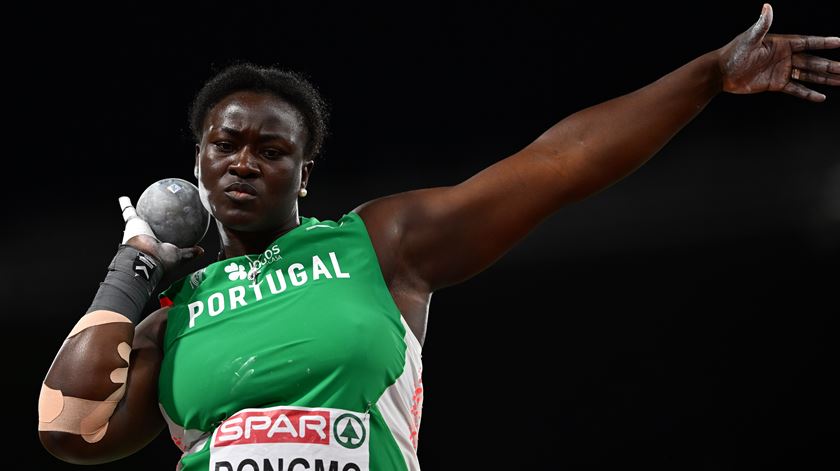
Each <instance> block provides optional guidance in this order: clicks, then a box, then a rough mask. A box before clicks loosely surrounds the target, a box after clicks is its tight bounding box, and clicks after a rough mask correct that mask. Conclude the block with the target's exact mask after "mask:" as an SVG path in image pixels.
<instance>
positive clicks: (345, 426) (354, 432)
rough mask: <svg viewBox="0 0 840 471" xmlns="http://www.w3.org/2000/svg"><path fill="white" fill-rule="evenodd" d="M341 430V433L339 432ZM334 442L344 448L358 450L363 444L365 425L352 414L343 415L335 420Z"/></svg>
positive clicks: (365, 433) (365, 434) (365, 431)
mask: <svg viewBox="0 0 840 471" xmlns="http://www.w3.org/2000/svg"><path fill="white" fill-rule="evenodd" d="M339 430H341V432H339ZM333 434H334V435H335V440H336V441H337V442H338V443H339V445H341V446H343V447H344V448H351V449H352V448H359V447H360V446H362V443H364V442H365V437H366V436H367V430H365V424H363V423H362V421H361V420H360V419H359V418H358V417H356V416H355V415H353V414H344V415H341V416H340V417H339V418H337V419H336V420H335V426H334V427H333Z"/></svg>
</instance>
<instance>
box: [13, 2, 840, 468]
mask: <svg viewBox="0 0 840 471" xmlns="http://www.w3.org/2000/svg"><path fill="white" fill-rule="evenodd" d="M832 3H833V6H832V5H831V4H832ZM103 5H105V4H103ZM397 5H399V6H397ZM773 5H774V7H775V21H774V25H773V28H772V29H771V32H778V33H803V34H804V33H807V34H815V35H826V36H830V35H838V34H840V29H838V25H840V21H838V20H839V19H840V15H838V4H837V2H817V1H797V2H793V1H777V2H774V3H773ZM760 9H761V2H759V1H750V2H693V3H684V2H672V3H671V4H668V3H667V2H666V4H664V5H660V6H654V2H625V3H623V4H621V5H618V6H609V5H607V4H603V3H600V2H581V3H574V4H572V3H564V2H559V1H554V2H489V3H488V2H484V3H482V4H477V5H472V6H468V5H463V4H461V5H452V4H448V3H430V2H412V3H402V2H400V3H397V2H394V3H392V4H390V5H389V6H388V5H386V6H376V7H375V6H372V5H364V4H360V3H355V2H345V3H342V4H330V5H327V4H322V3H307V4H306V5H305V6H302V5H300V4H287V3H284V2H270V3H265V4H246V3H239V2H232V3H230V4H228V5H212V4H201V5H193V6H191V7H189V8H187V7H184V6H180V4H179V3H177V2H169V3H168V4H165V5H157V6H153V5H151V4H146V3H139V2H138V3H121V4H119V6H115V5H110V4H108V6H107V7H106V6H101V7H97V8H93V7H87V9H86V7H83V6H80V5H79V4H73V5H72V6H65V7H59V8H58V9H55V8H52V7H49V8H48V7H46V6H39V7H37V8H34V9H32V10H31V11H28V12H26V13H13V14H10V15H9V16H8V17H7V22H8V23H9V24H16V25H17V26H23V28H22V30H23V31H24V32H23V33H10V32H9V31H7V32H5V33H4V35H5V36H6V44H7V48H6V49H7V52H6V56H7V60H6V70H5V74H4V75H5V76H6V77H7V78H10V79H12V80H13V81H14V82H13V83H14V85H11V86H9V85H7V87H5V88H6V100H5V103H6V105H7V108H6V111H7V113H8V115H10V116H8V117H10V118H11V120H12V122H13V123H15V125H16V126H15V128H13V129H16V131H15V132H14V135H13V136H11V137H10V136H7V137H10V140H11V142H13V143H14V144H13V145H11V146H8V145H7V146H4V148H5V149H6V150H7V151H12V155H9V154H7V155H6V156H5V157H6V158H5V159H4V162H5V164H6V172H5V177H6V178H5V180H6V181H5V185H4V188H5V195H6V196H7V198H8V201H7V204H6V207H7V208H11V209H12V213H11V214H10V215H8V216H7V219H6V221H7V223H5V224H4V227H5V230H3V231H2V238H3V239H2V241H3V247H5V249H6V250H5V254H4V255H5V256H4V257H3V269H2V272H1V273H2V275H1V276H2V279H0V281H1V282H2V283H0V286H2V290H3V292H2V295H3V299H2V303H3V307H4V308H5V312H6V316H5V323H6V327H7V332H8V334H7V336H6V337H7V338H6V342H5V344H6V346H5V347H4V349H8V351H7V352H6V353H5V354H4V355H5V357H6V358H7V366H9V367H10V368H8V369H7V372H8V373H7V375H6V379H5V381H4V383H5V386H6V390H7V391H12V393H13V394H14V395H17V394H18V393H21V394H22V396H21V397H15V398H13V399H12V401H11V402H9V403H8V407H9V408H10V409H11V412H12V416H11V418H10V420H9V422H8V425H9V426H10V428H11V429H14V430H17V432H15V435H16V436H17V437H20V440H21V441H20V443H19V444H17V443H15V446H14V448H13V449H12V450H10V451H9V453H15V452H17V453H19V454H20V455H19V456H18V457H17V459H19V460H20V461H19V464H20V466H17V465H16V466H12V468H10V469H24V468H26V469H57V470H62V469H64V470H66V469H77V468H78V469H80V467H76V466H73V465H69V464H65V463H62V462H60V461H58V460H56V459H55V458H53V457H51V456H50V455H49V454H48V453H47V452H46V451H44V450H43V449H42V448H41V447H40V445H39V443H38V440H37V432H36V423H37V396H38V391H39V388H40V385H41V381H42V380H43V377H44V374H45V373H46V371H47V368H48V367H49V365H50V362H51V361H52V358H53V357H54V355H55V352H56V351H57V350H58V348H59V346H60V345H61V343H62V341H63V339H64V338H65V336H66V334H67V333H68V332H69V330H70V329H71V327H72V326H73V324H74V323H75V322H76V320H77V319H78V318H79V317H80V316H81V314H82V313H84V311H85V309H86V308H87V306H88V305H89V303H90V301H91V299H92V297H93V295H94V293H95V292H96V288H97V286H98V282H99V281H101V279H102V277H103V276H104V273H105V267H106V265H107V263H108V262H109V261H110V259H111V258H112V256H113V254H114V251H115V249H116V246H117V244H118V243H119V240H120V238H121V233H122V225H123V223H122V219H121V217H120V212H119V207H118V204H117V197H118V196H121V195H129V196H131V197H132V198H133V199H134V200H135V201H136V198H137V197H138V196H139V195H140V193H142V191H143V189H145V188H146V186H148V185H149V184H150V183H151V182H153V181H155V180H158V179H160V178H165V177H181V178H186V179H190V180H192V166H193V145H192V142H191V140H190V138H189V135H188V132H187V119H186V109H187V106H188V104H189V102H190V100H191V98H192V95H193V93H194V92H195V91H196V90H197V89H198V88H199V87H200V86H201V84H202V83H203V81H204V80H206V79H207V78H208V77H209V76H210V74H211V72H212V70H214V67H220V66H224V65H226V64H228V63H230V62H232V61H234V60H250V61H255V62H258V63H262V64H281V65H283V66H285V67H287V68H291V69H295V70H299V71H302V72H304V73H306V74H307V75H308V76H309V77H310V78H311V79H312V81H313V82H314V83H315V84H316V85H317V86H318V87H319V89H320V90H321V91H322V93H323V94H324V95H325V97H326V98H327V100H328V101H329V103H330V105H331V109H332V121H331V132H332V134H331V136H330V137H329V139H328V141H327V145H326V152H325V154H324V155H323V157H322V159H321V160H320V161H319V162H317V164H316V167H315V171H314V173H313V176H312V179H311V180H310V185H309V187H308V189H309V196H307V197H306V198H305V199H303V200H302V202H301V214H302V215H306V216H316V217H318V218H319V219H322V220H323V219H337V218H339V217H340V216H341V215H342V214H344V213H346V212H347V211H349V210H350V209H352V208H353V207H355V206H357V205H358V204H360V203H362V202H364V201H367V200H370V199H372V198H375V197H379V196H383V195H387V194H391V193H395V192H400V191H405V190H410V189H415V188H423V187H430V186H439V185H452V184H457V183H459V182H461V181H463V180H465V179H467V178H469V177H470V176H471V175H473V174H475V173H476V172H478V171H480V170H481V169H483V168H485V167H487V166H489V165H491V164H492V163H494V162H496V161H498V160H500V159H502V158H504V157H506V156H508V155H510V154H511V153H513V152H515V151H517V150H518V149H520V148H522V147H523V146H525V145H527V144H528V143H529V142H531V140H533V139H534V138H536V137H537V136H538V135H539V134H540V133H542V132H543V131H544V130H545V129H547V128H548V127H549V126H551V125H552V124H554V123H555V122H557V121H559V120H560V119H562V118H564V117H565V116H567V115H569V114H571V113H573V112H574V111H577V110H579V109H582V108H584V107H587V106H590V105H594V104H596V103H598V102H601V101H604V100H606V99H609V98H612V97H615V96H617V95H620V94H623V93H627V92H630V91H632V90H634V89H636V88H639V87H641V86H643V85H645V84H647V83H649V82H651V81H653V80H655V79H656V78H658V77H660V76H661V75H664V74H665V73H667V72H669V71H671V70H673V69H675V68H677V67H679V66H680V65H682V64H684V63H686V62H688V61H689V60H691V59H693V58H694V57H696V56H698V55H700V54H702V53H705V52H707V51H710V50H712V49H715V48H718V47H720V46H722V45H724V44H726V43H727V42H728V41H729V40H730V39H731V38H733V37H734V36H735V35H737V34H738V33H740V32H741V31H743V30H745V29H747V28H748V27H749V26H750V25H751V24H752V23H753V22H754V21H755V20H756V19H757V18H758V15H759V13H760ZM823 55H825V56H827V57H831V58H834V59H835V60H838V59H840V53H838V51H831V52H826V53H824V54H823ZM814 88H816V89H817V90H819V91H822V92H824V93H827V94H828V101H827V102H825V103H822V104H813V103H809V102H805V101H800V100H797V99H795V98H793V97H791V96H788V95H784V94H759V95H749V96H736V95H721V96H719V97H718V98H716V99H715V100H714V101H713V102H712V103H711V104H710V105H709V106H708V107H707V108H706V110H705V111H704V112H703V113H702V114H701V115H700V116H699V117H698V118H696V119H695V120H694V121H693V122H692V123H690V124H689V125H688V126H687V127H686V128H684V129H683V131H682V132H681V133H679V134H678V135H677V136H676V137H675V138H674V139H673V140H672V141H671V142H670V143H669V144H668V145H667V146H666V147H665V148H664V149H662V151H661V152H659V154H657V156H656V157H654V158H653V159H652V160H651V161H650V162H648V163H647V164H646V165H645V166H643V167H642V168H641V169H639V170H638V171H637V172H636V173H634V174H633V175H632V176H630V177H628V178H626V179H624V180H622V181H620V182H617V183H616V184H614V185H613V186H611V187H610V188H607V189H605V190H604V191H602V192H600V193H599V194H597V195H594V196H592V197H590V198H588V199H587V200H585V201H582V202H579V203H576V204H574V205H572V206H569V207H566V208H563V209H561V210H560V211H558V212H557V213H556V214H555V215H554V216H552V217H551V218H550V219H548V220H547V221H545V222H544V223H543V224H542V225H540V226H539V227H538V228H536V229H535V230H534V231H533V232H532V233H531V234H530V235H529V236H528V237H527V238H526V239H524V240H523V241H522V242H521V243H520V244H519V245H517V246H516V247H515V248H514V249H512V250H511V251H510V252H509V253H508V254H506V255H505V256H504V257H503V258H502V259H501V260H500V261H499V262H498V263H496V264H495V265H494V266H492V267H491V268H489V269H488V270H486V271H485V272H483V273H481V274H480V275H478V276H476V277H474V278H473V279H471V280H469V281H467V282H465V283H463V284H461V285H459V286H457V287H452V288H448V289H444V290H441V291H439V292H437V293H435V295H434V296H433V299H432V303H431V308H430V313H431V314H430V320H429V324H428V336H427V341H426V344H425V347H424V352H423V353H424V355H423V359H424V385H425V406H424V414H423V421H422V427H421V434H420V448H419V455H420V461H421V464H422V465H423V467H424V469H429V470H437V469H612V468H613V467H614V466H616V465H622V466H624V467H628V466H634V467H635V466H640V467H645V468H663V469H664V468H668V469H709V470H712V469H714V470H720V469H733V470H734V469H744V468H756V469H808V468H814V467H816V465H817V464H818V463H823V462H825V461H826V460H827V461H828V462H834V463H836V462H837V459H836V456H837V455H836V446H837V443H836V437H834V436H833V437H832V439H829V432H830V431H834V430H835V424H836V421H835V420H834V414H833V409H834V408H833V405H834V400H836V397H837V389H836V388H835V387H831V386H829V385H830V384H831V383H833V382H834V381H832V380H831V378H832V377H834V378H836V373H837V369H836V361H829V357H833V358H835V359H836V353H837V352H836V350H837V349H836V347H835V346H834V343H833V342H832V341H833V339H834V338H835V337H836V331H835V330H834V329H833V325H834V323H833V322H831V321H832V320H833V319H832V315H836V314H837V313H838V308H837V304H838V303H837V301H838V292H839V291H840V289H838V287H840V283H838V281H840V280H839V279H838V278H840V276H838V266H840V151H838V146H840V106H838V103H840V89H834V90H830V89H829V88H828V87H821V86H815V87H814ZM7 122H8V121H7ZM9 143H10V142H9V141H7V142H6V144H9ZM560 184H562V182H561V181H558V185H560ZM522 191H529V189H528V188H522ZM216 237H217V236H216V232H215V228H211V231H210V232H209V233H208V235H207V237H206V238H205V241H204V242H203V244H202V245H204V247H205V248H206V249H207V254H208V255H207V256H205V259H204V260H202V263H208V262H210V261H211V258H210V256H211V254H215V251H216V250H217V249H218V243H217V241H216ZM196 266H197V265H196ZM196 266H193V269H194V268H195V267H196ZM178 455H179V453H178V452H177V449H176V447H175V446H174V445H172V444H171V443H170V442H169V439H168V438H167V434H165V433H163V434H161V436H160V437H159V438H158V439H157V440H156V441H155V442H154V443H152V444H151V445H150V446H148V447H147V448H145V449H144V450H143V451H141V452H140V453H138V454H136V455H134V456H132V457H130V458H127V459H125V460H122V461H120V462H116V463H112V464H110V465H103V466H97V467H92V468H87V469H91V470H103V471H104V470H118V469H119V470H125V469H172V467H174V466H175V463H176V461H177V458H178Z"/></svg>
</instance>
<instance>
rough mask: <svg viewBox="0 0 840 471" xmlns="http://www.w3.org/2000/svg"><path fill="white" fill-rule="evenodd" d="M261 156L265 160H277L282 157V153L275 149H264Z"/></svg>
mask: <svg viewBox="0 0 840 471" xmlns="http://www.w3.org/2000/svg"><path fill="white" fill-rule="evenodd" d="M263 155H264V156H265V157H266V158H267V159H277V158H280V157H281V156H282V155H283V153H282V152H280V151H279V150H277V149H265V150H263Z"/></svg>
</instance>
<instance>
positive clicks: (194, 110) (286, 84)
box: [189, 62, 329, 159]
mask: <svg viewBox="0 0 840 471" xmlns="http://www.w3.org/2000/svg"><path fill="white" fill-rule="evenodd" d="M244 90H247V91H252V92H258V93H269V94H271V95H275V96H277V97H278V98H280V99H282V100H284V101H286V102H288V103H289V104H290V105H292V106H294V107H295V108H296V109H297V110H298V112H300V114H301V116H302V117H303V120H304V124H305V125H306V128H307V130H308V134H309V140H308V141H307V143H306V145H305V146H304V149H303V156H304V158H305V159H314V158H315V157H316V156H317V155H318V154H319V153H320V152H321V149H322V147H323V145H324V139H325V138H326V135H327V119H328V115H329V113H328V110H327V105H326V102H325V101H324V99H323V97H322V96H321V94H320V93H319V92H318V90H317V89H316V88H315V86H314V85H312V83H311V82H309V80H307V79H306V78H305V77H304V76H303V75H302V74H300V73H299V72H293V71H290V70H284V69H281V68H278V67H261V66H258V65H255V64H252V63H248V62H242V63H238V64H234V65H230V66H228V67H227V68H225V69H223V70H221V71H220V72H218V73H216V74H215V75H214V76H212V77H211V78H210V79H209V80H208V81H207V82H206V83H205V84H204V86H203V87H201V90H199V91H198V93H197V94H196V96H195V99H194V100H193V102H192V106H190V110H189V119H190V130H191V131H192V134H193V138H194V139H195V140H196V142H201V134H202V132H203V127H204V119H205V117H206V116H207V113H208V112H209V111H210V110H211V109H212V108H213V107H214V106H216V104H218V103H219V102H220V101H222V99H224V98H225V97H227V96H228V95H230V94H232V93H235V92H239V91H244Z"/></svg>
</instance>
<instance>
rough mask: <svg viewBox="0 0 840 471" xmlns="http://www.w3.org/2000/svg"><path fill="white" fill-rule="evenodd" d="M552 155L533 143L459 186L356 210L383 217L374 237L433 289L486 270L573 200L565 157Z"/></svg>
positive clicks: (397, 196) (401, 266) (384, 200)
mask: <svg viewBox="0 0 840 471" xmlns="http://www.w3.org/2000/svg"><path fill="white" fill-rule="evenodd" d="M546 155H547V153H543V152H535V151H534V148H526V149H524V150H523V151H521V152H519V153H517V154H514V155H512V156H510V157H508V158H506V159H504V160H501V161H499V162H496V163H495V164H493V165H491V166H490V167H487V168H486V169H484V170H482V171H481V172H479V173H477V174H476V175H474V176H473V177H471V178H470V179H468V180H466V181H464V182H463V183H460V184H458V185H454V186H445V187H435V188H426V189H420V190H414V191H408V192H405V193H399V194H395V195H391V196H388V197H384V198H380V199H377V200H374V201H371V202H369V203H366V204H364V205H362V206H360V207H359V208H357V209H356V210H355V211H356V212H358V213H359V214H360V215H362V217H363V219H364V220H365V221H366V222H367V221H380V222H379V223H377V224H373V225H372V226H373V227H372V230H375V231H378V232H379V233H380V234H375V235H372V236H371V237H372V239H376V238H377V237H378V238H381V239H384V240H387V241H388V242H387V244H382V245H389V246H391V247H392V248H391V249H390V251H391V252H393V253H394V258H395V259H396V260H397V262H395V263H394V265H395V266H397V267H399V268H398V269H399V270H402V271H408V272H412V274H411V276H413V277H416V278H418V279H420V280H422V281H423V282H424V283H425V284H426V285H427V286H428V287H429V289H430V290H431V291H434V290H436V289H440V288H443V287H446V286H451V285H454V284H457V283H459V282H462V281H465V280H467V279H469V278H471V277H473V276H475V275H476V274H478V273H480V272H481V271H483V270H485V269H486V268H488V267H489V266H490V265H492V264H493V263H494V262H495V261H497V260H498V259H499V258H500V257H501V256H502V255H504V254H505V253H506V252H507V251H508V250H510V248H512V247H513V246H514V245H515V244H516V243H517V242H518V241H519V240H521V239H522V238H523V237H524V236H525V235H527V234H528V233H529V232H530V231H531V230H533V229H534V228H535V227H536V226H537V225H538V224H539V223H540V222H542V221H543V220H544V219H545V218H546V217H548V216H549V215H551V214H552V213H554V212H555V211H557V210H558V209H559V208H560V207H562V206H563V205H564V204H566V203H568V202H570V201H572V198H573V194H574V193H573V191H572V190H573V189H572V188H570V187H569V186H568V185H564V181H563V178H562V173H563V172H562V168H561V165H560V163H559V162H560V161H559V160H558V159H556V158H549V157H547V156H546ZM567 183H568V182H567ZM370 227H371V225H370V224H369V228H370ZM382 234H384V235H382Z"/></svg>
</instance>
